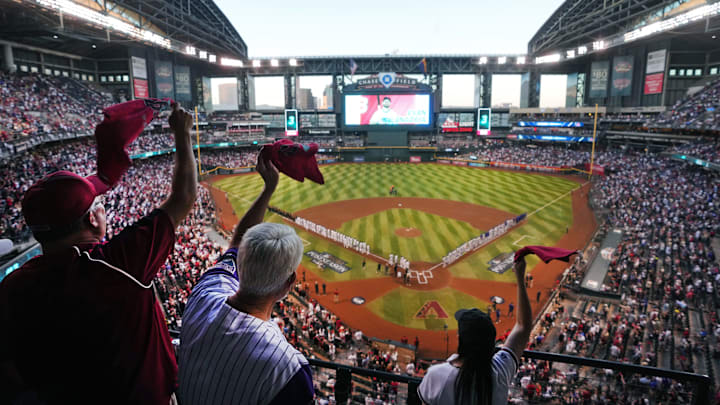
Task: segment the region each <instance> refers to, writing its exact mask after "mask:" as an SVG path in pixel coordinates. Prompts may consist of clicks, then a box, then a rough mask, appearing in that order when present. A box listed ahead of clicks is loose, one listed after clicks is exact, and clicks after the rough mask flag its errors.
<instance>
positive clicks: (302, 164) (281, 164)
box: [263, 139, 325, 184]
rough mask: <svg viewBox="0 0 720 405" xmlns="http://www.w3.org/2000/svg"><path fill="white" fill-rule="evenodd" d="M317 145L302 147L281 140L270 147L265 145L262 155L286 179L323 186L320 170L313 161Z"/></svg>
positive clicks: (323, 181)
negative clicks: (284, 175)
mask: <svg viewBox="0 0 720 405" xmlns="http://www.w3.org/2000/svg"><path fill="white" fill-rule="evenodd" d="M317 151H318V144H316V143H310V144H307V145H303V144H300V143H294V142H293V141H291V140H289V139H281V140H279V141H276V142H275V143H273V144H272V145H265V147H264V148H263V155H264V157H265V158H266V159H270V161H272V162H273V164H274V165H275V167H277V168H278V170H280V171H281V172H282V173H285V174H286V175H288V177H290V178H292V179H295V180H297V181H299V182H303V181H305V178H308V179H310V180H312V181H314V182H315V183H318V184H325V179H323V175H322V173H320V168H318V164H317V161H316V160H315V153H317Z"/></svg>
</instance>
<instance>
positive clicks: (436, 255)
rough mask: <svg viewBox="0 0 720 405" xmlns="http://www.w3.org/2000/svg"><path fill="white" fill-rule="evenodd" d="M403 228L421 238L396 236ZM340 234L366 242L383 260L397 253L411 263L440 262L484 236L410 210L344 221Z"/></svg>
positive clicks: (461, 224) (467, 227)
mask: <svg viewBox="0 0 720 405" xmlns="http://www.w3.org/2000/svg"><path fill="white" fill-rule="evenodd" d="M402 228H415V229H418V230H420V231H421V232H422V235H420V236H416V237H412V238H407V237H401V236H397V235H395V231H396V230H397V229H402ZM339 231H340V232H342V233H344V234H346V235H350V236H352V237H354V238H356V239H358V240H362V241H365V242H367V243H368V244H370V246H371V248H372V250H373V252H374V253H375V254H378V255H380V256H382V257H388V256H389V255H390V254H396V255H399V256H403V257H406V258H407V259H409V260H411V261H423V262H431V263H435V262H439V261H440V260H442V257H443V256H445V255H446V254H447V252H449V251H451V250H453V249H455V248H456V247H457V246H459V245H461V244H462V243H464V242H466V241H468V240H470V239H472V238H474V237H476V236H478V235H480V234H481V233H482V230H480V229H476V228H475V227H473V226H471V225H470V224H468V223H466V222H461V221H457V220H454V219H451V218H446V217H442V216H438V215H433V214H428V213H426V212H422V211H419V210H414V209H407V208H394V209H390V210H386V211H383V212H379V213H377V214H373V215H368V216H366V217H362V218H357V219H354V220H352V221H348V222H345V223H344V224H343V225H342V226H341V227H340V229H339Z"/></svg>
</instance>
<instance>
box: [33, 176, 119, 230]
mask: <svg viewBox="0 0 720 405" xmlns="http://www.w3.org/2000/svg"><path fill="white" fill-rule="evenodd" d="M108 189H109V186H108V185H107V184H105V183H104V182H103V181H102V180H100V178H98V177H97V176H89V177H81V176H78V175H77V174H75V173H72V172H68V171H58V172H55V173H52V174H49V175H47V176H45V177H43V178H42V179H41V180H40V181H38V182H37V183H35V184H33V185H32V186H31V187H30V188H29V189H28V190H27V191H26V192H25V195H24V196H23V200H22V212H23V216H25V222H27V224H28V226H30V229H31V230H32V231H33V232H48V231H53V230H58V229H61V228H63V227H65V226H68V225H70V224H72V223H73V222H75V221H76V220H78V219H80V218H81V217H82V216H83V215H85V214H86V213H87V212H88V210H89V209H90V207H91V206H92V203H93V201H94V200H95V197H97V196H98V195H100V194H103V193H105V192H106V191H107V190H108Z"/></svg>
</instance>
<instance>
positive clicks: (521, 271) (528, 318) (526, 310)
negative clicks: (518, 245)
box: [505, 258, 532, 359]
mask: <svg viewBox="0 0 720 405" xmlns="http://www.w3.org/2000/svg"><path fill="white" fill-rule="evenodd" d="M513 271H514V272H515V279H516V280H517V288H518V298H517V300H518V306H517V320H516V321H515V327H514V328H513V330H512V332H510V335H509V336H508V338H507V340H506V341H505V347H507V348H508V349H510V350H512V351H513V353H515V355H516V356H517V358H518V359H519V358H520V357H522V354H523V351H524V350H525V347H526V346H527V343H528V340H530V331H531V329H532V308H530V299H529V298H528V294H527V290H526V289H525V259H524V258H522V259H520V260H518V261H517V262H515V264H514V265H513Z"/></svg>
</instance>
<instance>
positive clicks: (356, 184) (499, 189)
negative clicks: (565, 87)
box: [214, 164, 579, 330]
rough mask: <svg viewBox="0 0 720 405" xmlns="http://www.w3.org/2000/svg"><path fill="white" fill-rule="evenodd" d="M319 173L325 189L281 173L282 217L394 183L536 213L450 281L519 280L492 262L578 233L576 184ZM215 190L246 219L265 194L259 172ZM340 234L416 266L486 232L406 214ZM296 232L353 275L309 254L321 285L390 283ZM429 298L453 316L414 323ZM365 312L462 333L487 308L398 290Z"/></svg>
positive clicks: (382, 172)
mask: <svg viewBox="0 0 720 405" xmlns="http://www.w3.org/2000/svg"><path fill="white" fill-rule="evenodd" d="M321 170H322V172H323V175H324V176H325V182H326V184H325V185H322V186H321V185H318V184H315V183H312V182H309V181H306V182H305V183H299V182H296V181H294V180H291V179H289V178H287V177H285V176H281V180H280V184H279V185H278V188H277V190H276V192H275V194H274V196H273V198H272V200H271V202H270V203H271V204H272V205H273V206H276V207H278V208H280V209H283V210H285V211H289V212H297V211H299V210H302V209H304V208H310V207H313V206H318V205H322V204H326V203H330V202H334V201H342V200H348V199H357V198H374V197H387V192H388V189H389V187H390V185H395V186H396V187H397V188H398V190H399V194H400V196H401V197H425V198H437V199H445V200H453V201H460V202H466V203H472V204H477V205H482V206H488V207H493V208H497V209H500V210H504V211H508V212H511V213H513V214H521V213H528V214H530V216H529V217H528V219H527V220H526V221H525V222H524V223H523V224H522V225H521V226H519V227H517V228H515V229H513V230H512V231H511V232H509V233H508V234H506V235H505V236H503V237H502V238H499V239H498V240H496V241H494V242H492V243H491V244H489V245H488V246H486V247H484V248H482V249H480V250H479V251H477V252H476V253H474V254H472V255H470V256H469V257H467V258H465V259H464V260H462V261H459V262H456V263H455V264H453V265H452V266H451V267H450V268H449V271H450V272H451V274H452V275H453V276H454V277H459V278H472V279H481V280H498V281H507V282H514V276H513V274H512V272H511V271H508V272H506V273H505V274H495V273H492V272H490V271H488V270H487V268H488V264H487V263H488V261H490V260H491V259H492V258H493V257H495V256H497V255H499V254H501V253H505V252H511V251H515V250H517V249H519V248H520V247H521V246H524V245H548V246H553V245H555V244H556V243H557V241H558V240H559V239H560V238H561V237H562V236H563V235H564V234H565V232H566V229H567V228H568V227H570V226H572V219H573V216H572V197H571V196H570V194H569V192H570V191H572V190H574V189H576V188H577V187H578V186H579V185H578V184H577V183H575V182H573V181H570V180H566V179H563V178H559V177H552V176H544V175H538V174H530V173H525V172H510V171H496V170H480V169H473V168H467V167H455V166H445V165H430V164H427V165H425V164H424V165H410V164H342V165H331V166H324V167H322V168H321ZM214 185H215V186H217V187H218V188H220V189H222V190H223V191H225V192H226V193H227V194H228V198H229V199H230V202H231V204H232V206H233V208H234V210H235V212H236V213H237V214H238V217H240V216H242V214H243V213H244V212H245V211H246V210H247V209H248V208H249V206H250V204H251V203H252V201H253V200H255V198H256V197H257V196H258V194H259V193H260V191H261V189H262V180H261V178H260V176H258V175H257V174H251V175H243V176H236V177H229V178H225V179H222V180H220V181H218V182H216V183H215V184H214ZM266 220H267V221H272V222H281V223H287V220H285V219H283V218H281V217H280V216H278V215H276V214H270V213H268V214H267V216H266ZM499 222H500V220H498V223H499ZM399 227H403V228H404V227H413V228H417V229H419V230H420V231H422V235H421V236H419V237H416V238H404V237H398V236H396V235H395V233H394V231H395V229H396V228H399ZM337 230H338V231H340V232H343V233H345V234H348V235H351V236H353V237H355V238H357V239H359V240H362V241H365V242H367V243H368V244H370V246H371V247H372V251H373V253H375V254H378V255H380V256H382V257H387V256H388V255H389V254H390V253H394V254H402V255H407V256H406V257H408V258H409V259H410V260H411V261H427V262H439V261H440V259H441V258H442V257H443V256H444V255H445V254H447V253H448V252H449V251H451V250H453V249H455V248H456V247H458V246H459V245H461V244H462V243H464V242H466V241H467V240H470V239H472V238H473V237H475V236H477V235H480V234H481V233H482V232H483V231H484V230H479V229H475V228H474V227H472V226H471V225H470V224H468V223H465V222H462V221H457V220H454V219H450V218H445V217H442V216H438V215H432V214H428V213H425V212H422V211H419V210H412V209H406V208H400V207H398V208H396V209H390V210H386V211H383V212H380V213H377V214H373V215H369V216H366V217H362V218H356V219H353V220H350V221H347V222H345V223H344V224H342V225H341V226H340V228H339V229H337ZM296 231H297V232H298V235H300V237H301V238H302V239H303V241H304V243H305V251H306V252H307V251H308V250H316V251H318V252H328V253H330V254H332V255H333V256H336V257H338V258H340V259H342V260H344V261H345V262H346V263H347V265H348V266H349V267H350V268H351V270H350V271H347V272H345V273H342V274H340V273H336V272H335V271H332V270H320V269H319V268H318V267H317V266H316V265H315V264H314V263H312V261H310V259H309V258H308V257H307V256H303V260H302V264H303V266H304V267H305V268H306V269H308V270H309V271H311V272H314V273H315V274H317V275H318V276H320V277H321V278H322V279H324V280H326V281H328V282H333V281H351V280H359V279H367V278H376V277H385V273H384V265H383V267H382V270H381V272H380V273H378V272H377V271H376V269H377V262H375V261H372V260H369V259H365V260H366V266H365V268H364V269H363V267H362V262H363V257H362V256H359V255H357V254H355V253H353V252H352V251H349V250H347V249H344V248H343V247H342V246H340V245H337V244H335V243H332V242H329V241H327V240H324V239H322V238H319V237H316V236H314V235H313V234H311V233H309V232H306V231H304V230H302V229H300V228H296ZM537 262H538V260H537V259H536V258H535V256H530V257H529V258H528V267H529V268H532V266H534V265H535V264H537ZM359 295H361V294H359ZM482 298H485V299H489V297H482ZM430 301H437V302H438V303H439V304H440V306H442V308H443V309H444V310H445V311H446V312H447V314H448V316H449V318H448V319H436V318H434V317H432V316H431V317H428V318H426V319H418V318H417V317H416V314H417V311H418V310H419V309H420V308H421V307H422V306H423V305H424V304H425V303H426V302H430ZM366 305H367V306H368V309H369V310H371V311H372V312H373V313H375V314H377V315H378V316H380V317H382V318H383V319H386V320H388V321H390V322H393V323H396V324H398V325H403V326H407V327H410V328H418V329H429V330H442V329H443V326H444V325H445V323H446V322H447V324H448V326H449V328H454V327H456V326H455V325H457V323H456V322H455V321H454V319H452V315H453V314H454V313H455V311H456V310H458V309H460V308H472V307H477V308H480V309H485V308H486V307H487V305H488V303H487V302H486V301H484V300H482V299H478V298H476V297H473V296H471V295H468V294H465V293H462V292H460V291H457V290H455V289H453V288H450V287H445V288H442V289H439V290H434V291H417V290H410V289H406V288H403V287H399V286H398V287H397V288H395V289H394V290H391V291H390V292H389V293H387V294H385V295H384V296H381V297H379V298H377V299H375V300H373V301H371V302H369V303H368V304H366Z"/></svg>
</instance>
